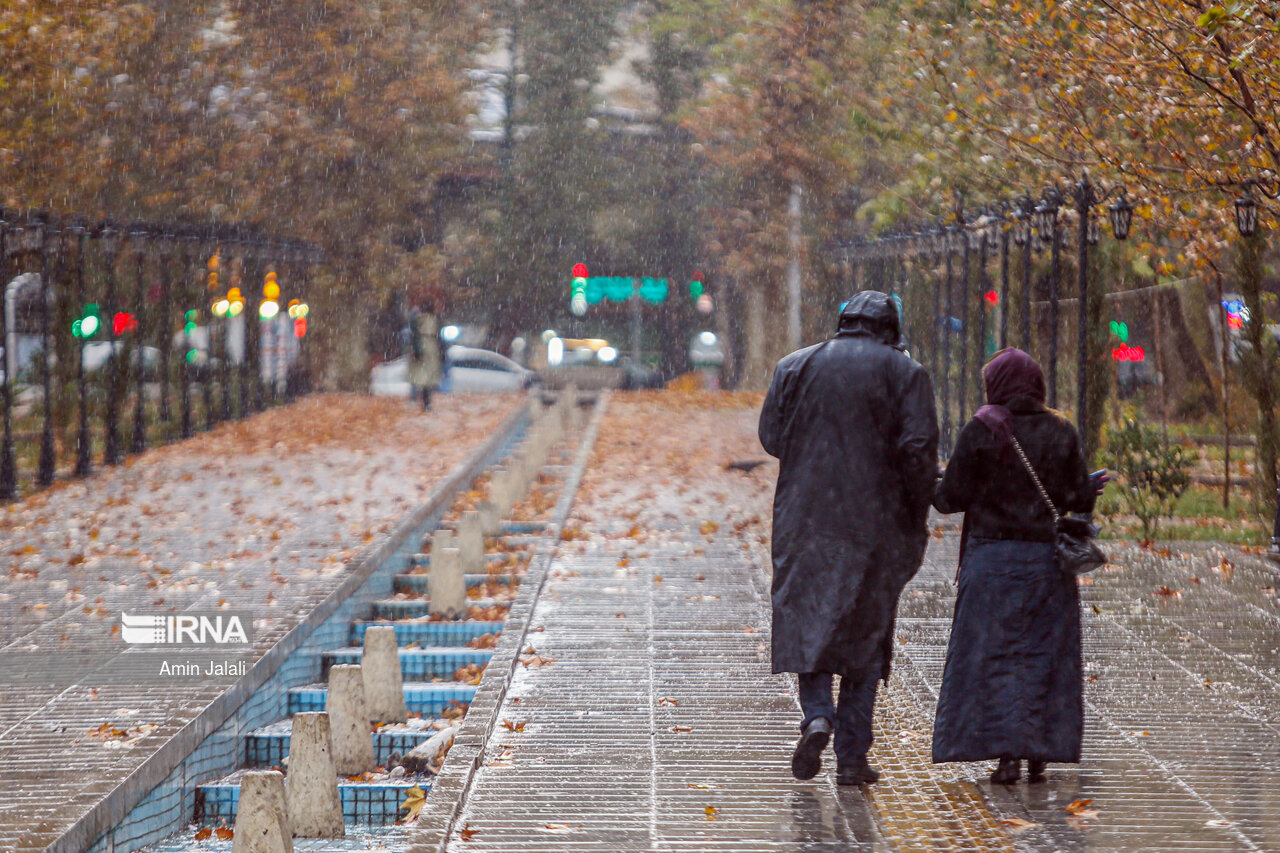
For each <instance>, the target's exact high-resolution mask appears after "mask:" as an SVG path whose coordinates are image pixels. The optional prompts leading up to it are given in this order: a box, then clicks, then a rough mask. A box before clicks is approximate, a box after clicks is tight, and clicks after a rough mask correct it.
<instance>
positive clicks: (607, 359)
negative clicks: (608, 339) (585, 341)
mask: <svg viewBox="0 0 1280 853" xmlns="http://www.w3.org/2000/svg"><path fill="white" fill-rule="evenodd" d="M596 357H597V358H598V359H600V360H601V361H603V362H604V363H605V364H610V363H612V362H613V361H615V360H616V359H617V358H618V351H617V350H616V349H614V348H613V347H600V349H599V350H597V351H596Z"/></svg>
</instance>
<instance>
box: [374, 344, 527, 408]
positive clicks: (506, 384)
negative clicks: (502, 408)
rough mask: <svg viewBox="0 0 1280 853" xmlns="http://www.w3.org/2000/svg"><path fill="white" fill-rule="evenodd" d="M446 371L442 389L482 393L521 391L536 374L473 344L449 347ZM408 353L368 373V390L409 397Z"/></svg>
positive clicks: (458, 392) (382, 395) (454, 391)
mask: <svg viewBox="0 0 1280 853" xmlns="http://www.w3.org/2000/svg"><path fill="white" fill-rule="evenodd" d="M445 363H446V366H447V372H446V376H445V380H444V384H443V385H442V386H441V388H440V390H441V391H446V392H453V393H457V394H482V393H492V392H501V391H523V390H525V389H527V388H531V387H533V386H534V385H536V384H537V383H538V375H537V374H536V373H534V372H533V371H532V370H529V369H528V368H526V367H522V366H521V365H519V364H517V363H516V362H514V361H512V360H511V359H509V358H507V357H506V356H505V355H502V354H501V353H496V352H493V351H492V350H487V349H476V348H474V347H464V346H457V345H455V346H451V347H449V349H448V352H447V354H446V359H445ZM408 375H409V359H408V356H403V355H402V356H400V357H399V358H393V359H392V360H391V361H387V362H384V363H382V364H379V365H377V366H376V367H374V368H373V370H371V371H370V372H369V392H370V393H371V394H373V395H375V396H379V397H410V396H412V394H413V388H412V386H410V384H409V379H408Z"/></svg>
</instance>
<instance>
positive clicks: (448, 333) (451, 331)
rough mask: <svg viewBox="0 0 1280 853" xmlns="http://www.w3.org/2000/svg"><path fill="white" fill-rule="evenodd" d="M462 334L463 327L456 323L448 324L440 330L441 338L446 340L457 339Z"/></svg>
mask: <svg viewBox="0 0 1280 853" xmlns="http://www.w3.org/2000/svg"><path fill="white" fill-rule="evenodd" d="M461 334H462V329H460V328H458V327H457V326H454V325H448V326H445V327H444V328H443V329H441V330H440V339H441V340H444V341H456V340H457V339H458V336H459V335H461Z"/></svg>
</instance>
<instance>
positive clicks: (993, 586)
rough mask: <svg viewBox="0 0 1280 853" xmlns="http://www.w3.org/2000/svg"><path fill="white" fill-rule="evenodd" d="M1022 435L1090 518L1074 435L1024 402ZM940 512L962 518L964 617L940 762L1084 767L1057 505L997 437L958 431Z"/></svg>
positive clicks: (974, 428)
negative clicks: (1015, 761) (1057, 548)
mask: <svg viewBox="0 0 1280 853" xmlns="http://www.w3.org/2000/svg"><path fill="white" fill-rule="evenodd" d="M1006 405H1007V407H1008V409H1009V410H1010V412H1012V413H1013V431H1014V434H1015V435H1016V436H1017V437H1018V441H1019V442H1020V443H1021V444H1022V447H1023V449H1024V450H1025V452H1026V454H1027V457H1028V458H1029V459H1030V461H1031V465H1032V466H1033V467H1034V468H1035V470H1036V473H1037V474H1038V475H1039V477H1040V479H1041V481H1042V482H1043V484H1044V487H1045V489H1046V490H1047V491H1048V492H1049V495H1050V497H1051V498H1052V499H1053V501H1054V504H1055V505H1056V506H1057V507H1058V508H1059V510H1060V511H1062V512H1084V513H1087V512H1090V511H1092V509H1093V504H1094V500H1095V499H1096V497H1097V496H1096V493H1095V489H1094V487H1093V484H1092V483H1091V481H1090V479H1089V473H1088V469H1087V468H1086V467H1085V462H1084V457H1083V456H1082V455H1081V453H1080V440H1079V438H1078V437H1077V434H1076V430H1075V427H1073V426H1072V425H1071V423H1070V422H1069V421H1067V420H1066V418H1064V417H1063V416H1062V415H1060V414H1058V413H1057V412H1053V411H1050V410H1049V409H1047V408H1045V406H1044V404H1043V403H1040V402H1037V401H1036V400H1033V399H1030V398H1027V397H1015V398H1013V399H1012V400H1010V401H1009V402H1008V403H1007V404H1006ZM934 506H936V507H937V508H938V511H939V512H946V513H951V512H963V513H964V514H965V519H964V522H965V530H966V532H967V534H968V535H967V537H966V539H965V541H964V543H963V551H962V553H961V569H960V583H959V590H958V595H957V598H956V611H955V620H954V622H953V623H952V626H951V640H950V643H949V644H948V647H947V663H946V668H945V670H944V672H943V676H942V690H941V692H940V693H939V696H938V710H937V715H936V718H935V720H934V726H933V760H934V761H937V762H943V761H982V760H984V759H988V758H1002V757H1010V758H1030V759H1034V760H1037V761H1065V762H1078V761H1079V760H1080V746H1081V740H1082V737H1083V733H1084V702H1083V691H1082V674H1083V664H1082V662H1081V657H1080V599H1079V595H1078V593H1077V589H1076V579H1075V578H1074V577H1073V576H1071V575H1068V574H1065V573H1063V572H1062V571H1061V570H1060V569H1058V566H1057V559H1056V557H1055V554H1054V545H1053V537H1054V524H1053V516H1052V515H1051V514H1050V512H1049V507H1048V506H1047V505H1046V504H1045V502H1044V500H1043V499H1042V498H1041V497H1040V494H1039V492H1037V491H1036V487H1035V483H1034V482H1032V480H1031V476H1030V475H1029V474H1027V472H1026V470H1025V469H1024V468H1023V467H1022V466H1021V463H1018V462H1014V463H1009V462H1007V461H1005V460H1004V459H1003V458H1002V452H1001V450H1000V449H999V448H998V446H997V444H996V442H995V439H994V437H993V435H992V433H991V431H990V430H989V429H988V428H987V427H986V426H984V425H983V424H982V423H981V422H979V421H977V420H972V421H970V422H969V423H968V424H966V425H965V427H964V429H963V430H961V432H960V438H959V440H958V441H957V442H956V449H955V452H954V453H953V454H952V456H951V460H950V462H948V463H947V473H946V477H945V478H944V479H943V480H942V482H941V483H939V484H938V491H937V495H936V497H935V498H934Z"/></svg>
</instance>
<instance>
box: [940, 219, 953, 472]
mask: <svg viewBox="0 0 1280 853" xmlns="http://www.w3.org/2000/svg"><path fill="white" fill-rule="evenodd" d="M955 229H956V226H954V225H951V226H947V228H946V229H944V230H943V232H942V235H941V236H942V245H943V252H944V253H945V257H946V264H945V273H944V276H945V282H944V284H943V290H944V292H945V293H946V300H945V302H946V304H945V305H944V306H943V307H944V309H945V311H944V313H945V316H944V317H943V318H942V323H943V325H942V436H943V443H944V445H945V447H946V453H947V455H950V453H951V431H952V430H951V318H952V316H953V315H954V314H955V280H954V278H955V265H954V263H953V261H952V255H953V254H954V252H955V248H956V240H955Z"/></svg>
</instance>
